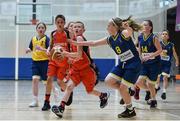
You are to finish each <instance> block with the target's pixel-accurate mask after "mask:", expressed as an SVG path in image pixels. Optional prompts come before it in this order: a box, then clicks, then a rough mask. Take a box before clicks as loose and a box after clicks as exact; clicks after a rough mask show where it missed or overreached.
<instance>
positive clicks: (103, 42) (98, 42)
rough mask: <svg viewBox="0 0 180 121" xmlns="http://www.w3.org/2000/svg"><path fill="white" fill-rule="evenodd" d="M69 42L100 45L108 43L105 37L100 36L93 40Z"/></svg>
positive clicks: (82, 44) (78, 44)
mask: <svg viewBox="0 0 180 121" xmlns="http://www.w3.org/2000/svg"><path fill="white" fill-rule="evenodd" d="M71 43H72V44H74V45H77V46H101V45H106V44H108V43H107V38H102V39H99V40H94V41H77V42H76V41H71Z"/></svg>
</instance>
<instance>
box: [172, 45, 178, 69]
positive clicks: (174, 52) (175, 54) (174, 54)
mask: <svg viewBox="0 0 180 121" xmlns="http://www.w3.org/2000/svg"><path fill="white" fill-rule="evenodd" d="M173 56H174V58H175V60H176V66H179V58H178V56H177V53H176V50H175V47H174V46H173Z"/></svg>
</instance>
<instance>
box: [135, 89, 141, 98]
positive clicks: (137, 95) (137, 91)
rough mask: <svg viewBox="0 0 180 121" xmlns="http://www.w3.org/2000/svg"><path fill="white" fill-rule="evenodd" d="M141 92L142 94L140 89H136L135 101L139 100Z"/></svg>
mask: <svg viewBox="0 0 180 121" xmlns="http://www.w3.org/2000/svg"><path fill="white" fill-rule="evenodd" d="M139 92H140V88H135V94H134V99H136V100H139Z"/></svg>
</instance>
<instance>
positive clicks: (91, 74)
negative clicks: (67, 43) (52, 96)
mask: <svg viewBox="0 0 180 121" xmlns="http://www.w3.org/2000/svg"><path fill="white" fill-rule="evenodd" d="M84 31H85V28H84V24H83V23H82V22H80V21H78V22H75V23H74V24H73V32H74V34H75V38H74V41H85V38H84V36H83V33H84ZM70 50H71V52H67V51H64V52H63V53H62V54H63V55H64V56H66V57H68V58H69V59H70V62H71V68H70V71H69V75H70V80H69V81H68V83H67V88H66V90H65V95H64V97H63V99H62V101H61V103H60V106H56V105H54V106H53V107H52V111H53V112H54V113H55V114H56V115H57V116H59V117H62V115H63V112H64V110H65V105H66V103H67V101H68V99H69V96H70V94H71V92H72V91H73V89H74V87H75V86H77V85H78V84H79V83H80V82H82V83H83V84H84V86H85V88H86V91H87V93H89V94H92V95H95V96H98V97H99V98H100V107H101V108H104V107H105V106H106V105H107V101H108V97H109V94H108V93H102V92H99V91H97V90H95V89H94V86H95V83H96V75H95V71H94V70H93V68H92V67H91V61H90V59H89V55H88V54H89V53H87V51H85V49H84V48H83V47H80V46H78V47H77V46H74V45H71V48H70Z"/></svg>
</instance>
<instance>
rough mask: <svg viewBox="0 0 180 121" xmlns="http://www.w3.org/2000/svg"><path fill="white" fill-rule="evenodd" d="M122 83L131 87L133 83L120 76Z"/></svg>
mask: <svg viewBox="0 0 180 121" xmlns="http://www.w3.org/2000/svg"><path fill="white" fill-rule="evenodd" d="M121 83H122V84H124V85H126V86H128V87H132V86H133V85H134V84H133V83H130V82H129V81H127V80H125V79H123V78H122V81H121Z"/></svg>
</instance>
